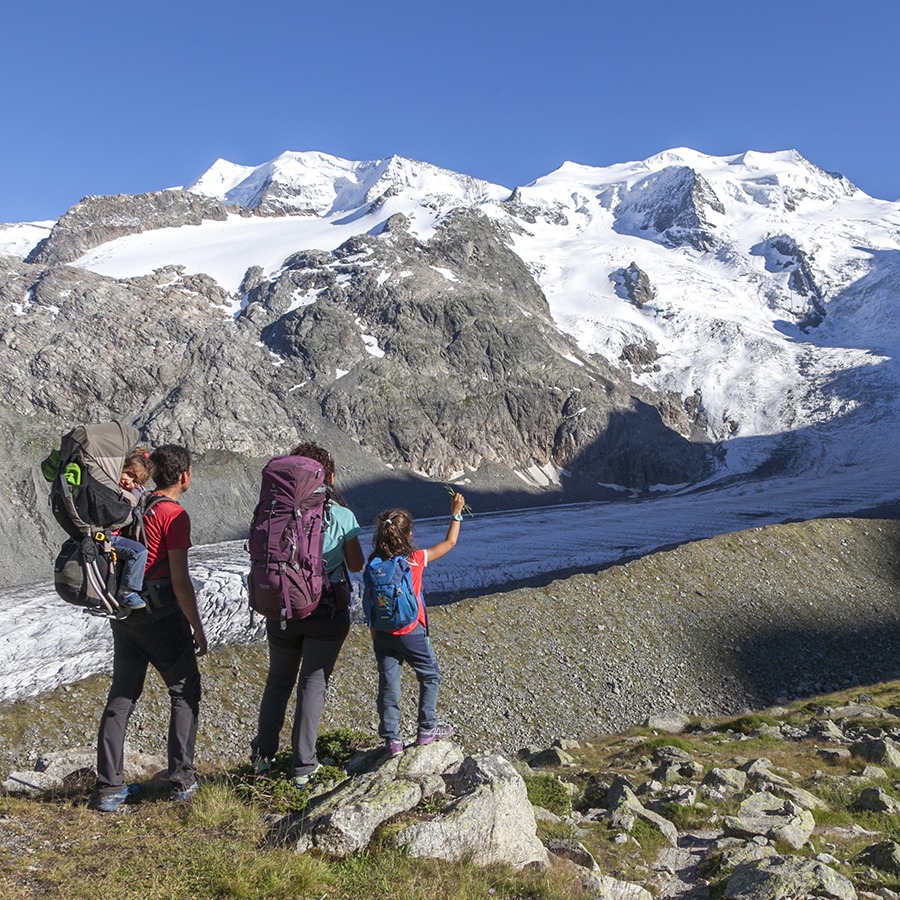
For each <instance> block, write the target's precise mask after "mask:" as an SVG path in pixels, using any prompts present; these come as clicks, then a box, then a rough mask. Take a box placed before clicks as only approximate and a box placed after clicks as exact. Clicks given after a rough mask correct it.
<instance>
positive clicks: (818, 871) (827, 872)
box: [725, 856, 857, 900]
mask: <svg viewBox="0 0 900 900" xmlns="http://www.w3.org/2000/svg"><path fill="white" fill-rule="evenodd" d="M856 896H857V895H856V890H855V888H854V887H853V884H852V883H851V881H850V880H849V879H848V878H845V877H844V876H843V875H841V874H839V873H838V872H835V870H834V869H832V868H830V867H829V866H826V865H825V864H824V863H820V862H817V861H816V860H811V859H800V858H798V857H784V856H777V857H770V858H767V859H760V860H756V861H754V862H747V863H744V864H743V865H740V866H738V867H737V868H736V869H735V870H734V873H733V874H732V875H731V877H730V878H729V879H728V881H727V882H726V885H725V897H726V900H797V898H799V897H820V898H829V900H856Z"/></svg>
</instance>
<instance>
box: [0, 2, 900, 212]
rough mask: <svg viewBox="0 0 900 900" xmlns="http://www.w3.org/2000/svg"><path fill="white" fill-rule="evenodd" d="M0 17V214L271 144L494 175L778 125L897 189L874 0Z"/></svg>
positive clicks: (180, 179)
mask: <svg viewBox="0 0 900 900" xmlns="http://www.w3.org/2000/svg"><path fill="white" fill-rule="evenodd" d="M4 31H5V36H6V40H5V41H4V48H3V52H2V54H0V73H2V84H3V85H4V87H5V90H4V91H3V111H4V119H5V128H4V139H3V140H2V141H0V222H16V221H29V220H40V219H53V218H57V217H58V216H60V215H62V213H63V212H65V210H66V209H67V208H68V207H69V206H71V205H72V204H74V203H76V202H77V201H78V200H79V199H81V197H83V196H84V195H86V194H115V193H136V192H141V191H149V190H157V189H160V188H165V187H171V186H173V185H178V184H183V183H186V182H189V181H191V180H193V179H194V178H196V177H197V176H199V175H200V174H201V173H202V172H203V171H204V170H205V169H206V168H208V167H209V166H210V165H211V164H212V163H213V162H214V161H215V160H216V159H217V158H218V157H224V158H226V159H230V160H232V161H233V162H236V163H240V164H243V165H259V164H260V163H263V162H265V161H267V160H269V159H271V158H273V157H275V156H277V155H278V154H279V153H281V152H282V151H284V150H321V151H324V152H326V153H332V154H334V155H336V156H343V157H346V158H348V159H359V160H362V159H377V158H382V157H385V156H389V155H391V154H398V155H401V156H408V157H412V158H415V159H421V160H426V161H428V162H431V163H434V164H436V165H439V166H444V167H446V168H449V169H454V170H456V171H459V172H465V173H467V174H470V175H474V176H476V177H479V178H484V179H487V180H489V181H494V182H497V183H499V184H504V185H506V186H508V187H514V186H515V185H517V184H526V183H528V182H530V181H532V180H534V179H535V178H538V177H540V176H541V175H544V174H547V173H548V172H550V171H552V170H553V169H555V168H556V167H557V166H559V165H560V164H561V163H562V162H564V161H565V160H573V161H575V162H579V163H584V164H587V165H597V166H603V165H609V164H612V163H616V162H625V161H628V160H634V159H643V158H645V157H647V156H650V155H652V154H654V153H658V152H659V151H661V150H665V149H668V148H671V147H678V146H688V147H693V148H695V149H697V150H700V151H703V152H705V153H711V154H714V155H725V154H732V153H740V152H742V151H743V150H747V149H755V150H781V149H787V148H796V149H797V150H799V151H800V152H801V153H802V154H803V155H804V156H806V157H807V158H808V159H810V160H811V161H812V162H814V163H815V164H817V165H818V166H820V167H822V168H824V169H828V170H830V171H834V170H837V171H840V172H843V173H844V174H845V175H846V176H847V177H848V178H850V179H851V180H852V181H853V182H855V183H856V184H857V185H859V186H860V187H861V188H862V189H863V190H865V191H866V192H867V193H869V194H872V195H873V196H876V197H881V198H883V199H888V200H896V199H898V198H900V166H898V164H897V161H898V158H900V126H898V116H897V112H896V108H897V93H898V90H897V89H898V86H900V54H898V53H897V49H896V43H897V36H898V34H900V4H898V3H897V2H896V0H870V2H868V3H858V4H853V5H849V4H846V3H838V2H836V0H795V2H793V3H784V2H783V0H782V2H777V3H776V2H772V0H757V2H755V3H751V4H733V3H732V4H728V3H722V2H721V0H716V2H706V0H697V2H677V0H669V2H662V0H645V2H643V3H641V4H624V3H612V2H603V0H553V2H547V0H540V2H536V0H517V2H512V0H507V2H502V3H501V2H496V0H479V2H475V0H454V2H453V3H442V4H432V3H428V2H427V0H426V2H423V0H418V2H413V0H382V2H379V3H374V2H372V3H363V2H359V0H340V2H334V0H331V2H324V0H323V2H320V0H256V2H254V3H240V4H237V3H228V2H223V0H218V2H215V3H213V2H210V0H178V2H173V0H155V2H154V3H153V4H150V3H146V2H138V3H123V2H121V0H117V2H94V0H86V2H82V3H78V4H76V3H71V2H62V0H47V2H44V3H40V4H38V3H33V4H32V3H29V4H26V3H24V2H22V0H18V2H17V3H16V4H15V5H13V6H11V8H8V9H7V10H6V11H5V13H4Z"/></svg>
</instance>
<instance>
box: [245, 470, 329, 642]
mask: <svg viewBox="0 0 900 900" xmlns="http://www.w3.org/2000/svg"><path fill="white" fill-rule="evenodd" d="M328 502H330V500H329V492H328V487H327V486H326V484H325V469H324V467H323V466H322V464H321V463H318V462H316V461H315V460H312V459H308V458H307V457H305V456H276V457H275V458H274V459H272V460H269V462H268V463H266V465H265V467H264V468H263V471H262V485H261V486H260V491H259V503H258V504H257V506H256V510H255V511H254V513H253V521H252V522H251V524H250V539H249V541H248V542H247V549H248V550H249V552H250V574H249V576H248V579H247V592H248V594H249V601H250V608H251V609H252V610H255V611H256V612H259V613H262V615H264V616H265V617H266V618H267V619H273V620H278V621H280V622H281V627H282V628H286V627H287V622H288V621H289V620H292V619H305V618H307V617H308V616H310V615H312V614H313V612H315V610H316V609H317V608H318V606H319V603H320V601H321V599H322V592H323V589H326V588H327V587H328V579H327V577H326V574H325V562H324V560H323V558H322V541H323V539H324V524H325V513H326V509H325V507H326V503H328Z"/></svg>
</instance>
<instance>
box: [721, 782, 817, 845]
mask: <svg viewBox="0 0 900 900" xmlns="http://www.w3.org/2000/svg"><path fill="white" fill-rule="evenodd" d="M724 827H725V834H727V835H731V836H734V837H743V838H752V837H754V836H757V835H758V836H761V837H765V838H770V839H772V840H776V841H784V842H785V843H786V844H788V845H789V846H791V847H793V848H795V849H799V848H800V847H802V846H803V845H804V844H805V843H806V842H807V841H808V840H809V837H810V835H811V834H812V833H813V829H814V828H815V827H816V822H815V819H814V818H813V814H812V813H811V812H810V811H809V810H807V809H800V808H799V807H798V806H796V805H795V804H794V803H793V802H792V801H791V800H781V799H780V798H778V797H775V796H774V795H772V794H768V793H757V794H751V795H750V796H749V797H748V798H747V799H746V800H744V801H743V803H741V806H740V811H739V812H738V814H737V815H736V816H726V817H725V819H724Z"/></svg>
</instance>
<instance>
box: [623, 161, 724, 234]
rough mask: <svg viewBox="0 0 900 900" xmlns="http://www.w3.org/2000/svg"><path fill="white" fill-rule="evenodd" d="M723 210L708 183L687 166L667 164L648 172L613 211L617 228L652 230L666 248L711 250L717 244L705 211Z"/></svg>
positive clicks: (719, 212)
mask: <svg viewBox="0 0 900 900" xmlns="http://www.w3.org/2000/svg"><path fill="white" fill-rule="evenodd" d="M710 212H714V213H718V214H720V215H722V214H724V213H725V207H724V206H722V201H721V200H719V198H718V197H717V196H716V193H715V191H714V190H713V189H712V187H711V186H710V184H709V182H708V181H707V180H706V179H705V178H704V177H703V176H702V175H701V174H700V173H699V172H697V171H695V170H694V169H692V168H690V167H689V166H669V167H667V168H665V169H662V170H660V171H659V172H655V173H653V174H652V175H648V176H647V177H646V178H645V179H644V180H643V181H640V182H638V183H637V184H636V185H635V186H634V187H633V188H632V189H631V190H630V191H629V192H628V193H627V194H626V195H625V197H623V198H622V200H621V201H620V203H619V205H618V206H617V207H616V209H615V211H614V213H615V216H616V220H617V230H624V231H626V232H630V231H631V229H632V228H633V227H635V226H636V227H637V229H639V230H640V231H645V232H649V231H652V232H656V233H657V234H658V235H659V236H660V238H661V239H662V241H663V243H665V244H666V246H669V247H680V246H683V245H688V246H691V247H693V248H694V249H695V250H711V249H713V248H714V247H715V245H716V243H717V238H716V237H715V231H714V226H713V224H712V222H711V221H710V217H709V213H710Z"/></svg>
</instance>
